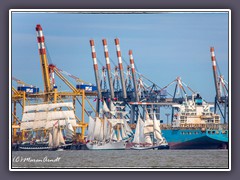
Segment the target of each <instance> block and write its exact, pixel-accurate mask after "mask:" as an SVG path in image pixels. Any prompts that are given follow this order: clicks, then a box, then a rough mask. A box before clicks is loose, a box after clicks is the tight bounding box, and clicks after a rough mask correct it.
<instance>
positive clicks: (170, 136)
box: [162, 129, 228, 149]
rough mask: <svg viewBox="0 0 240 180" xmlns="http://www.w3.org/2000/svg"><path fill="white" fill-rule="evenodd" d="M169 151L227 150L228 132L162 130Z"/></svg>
mask: <svg viewBox="0 0 240 180" xmlns="http://www.w3.org/2000/svg"><path fill="white" fill-rule="evenodd" d="M162 133H163V136H164V137H165V138H166V140H167V142H168V145H169V148H170V149H227V148H228V132H227V131H224V133H222V131H217V130H206V131H201V130H200V129H177V130H173V129H163V130H162Z"/></svg>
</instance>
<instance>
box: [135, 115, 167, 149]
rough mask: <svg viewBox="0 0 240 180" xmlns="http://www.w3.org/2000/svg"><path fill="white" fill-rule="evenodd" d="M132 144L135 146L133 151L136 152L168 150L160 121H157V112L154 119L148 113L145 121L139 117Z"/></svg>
mask: <svg viewBox="0 0 240 180" xmlns="http://www.w3.org/2000/svg"><path fill="white" fill-rule="evenodd" d="M132 143H133V144H134V145H133V146H132V147H131V149H135V150H145V149H167V148H168V143H167V141H166V139H165V138H164V137H163V136H162V132H161V128H160V121H158V120H157V118H156V115H155V112H154V114H153V119H150V117H149V115H148V113H146V119H145V121H143V120H142V119H141V117H140V116H139V118H138V122H137V125H136V129H135V134H134V139H133V141H132Z"/></svg>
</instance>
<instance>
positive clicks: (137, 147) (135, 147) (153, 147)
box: [130, 144, 169, 150]
mask: <svg viewBox="0 0 240 180" xmlns="http://www.w3.org/2000/svg"><path fill="white" fill-rule="evenodd" d="M130 149H132V150H149V149H153V150H160V149H169V145H168V144H165V145H158V146H132V147H131V148H130Z"/></svg>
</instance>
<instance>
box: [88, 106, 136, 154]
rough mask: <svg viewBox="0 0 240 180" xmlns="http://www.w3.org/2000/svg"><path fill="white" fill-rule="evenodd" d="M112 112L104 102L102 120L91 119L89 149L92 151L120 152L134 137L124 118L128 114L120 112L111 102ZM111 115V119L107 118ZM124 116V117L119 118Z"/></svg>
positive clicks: (97, 118)
mask: <svg viewBox="0 0 240 180" xmlns="http://www.w3.org/2000/svg"><path fill="white" fill-rule="evenodd" d="M110 106H111V108H110V109H111V110H109V108H108V107H107V105H106V103H105V102H103V109H102V113H101V114H102V115H103V116H102V118H100V117H96V118H92V117H91V116H90V117H89V124H88V137H87V139H88V142H87V144H86V146H87V148H88V149H90V150H113V149H114V150H116V149H118V150H120V149H125V148H126V141H128V140H129V138H130V137H131V136H132V135H133V133H132V130H131V128H130V127H129V125H128V124H127V121H126V119H124V118H123V116H124V114H125V113H126V112H123V111H118V110H117V108H118V107H116V106H115V105H114V104H113V103H112V102H111V105H110ZM107 113H108V115H110V116H109V117H107ZM120 113H121V114H122V117H120V116H118V115H119V114H120Z"/></svg>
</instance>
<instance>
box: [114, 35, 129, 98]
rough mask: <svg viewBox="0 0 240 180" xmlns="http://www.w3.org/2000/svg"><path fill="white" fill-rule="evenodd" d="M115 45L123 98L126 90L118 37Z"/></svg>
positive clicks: (125, 96)
mask: <svg viewBox="0 0 240 180" xmlns="http://www.w3.org/2000/svg"><path fill="white" fill-rule="evenodd" d="M115 45H116V50H117V57H118V66H119V70H120V79H121V84H122V92H123V98H124V99H126V98H127V92H126V85H125V82H124V73H123V65H122V57H121V50H120V45H119V39H118V38H116V39H115Z"/></svg>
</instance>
